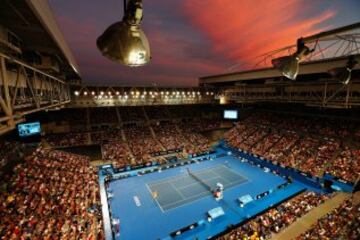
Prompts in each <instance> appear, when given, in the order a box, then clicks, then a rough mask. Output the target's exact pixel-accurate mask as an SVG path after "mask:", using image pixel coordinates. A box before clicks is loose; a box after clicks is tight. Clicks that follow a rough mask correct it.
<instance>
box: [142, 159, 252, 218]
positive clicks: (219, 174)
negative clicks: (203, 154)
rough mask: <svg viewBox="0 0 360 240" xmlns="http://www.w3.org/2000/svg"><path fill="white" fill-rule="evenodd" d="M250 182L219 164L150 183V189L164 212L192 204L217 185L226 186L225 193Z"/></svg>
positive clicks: (209, 192)
mask: <svg viewBox="0 0 360 240" xmlns="http://www.w3.org/2000/svg"><path fill="white" fill-rule="evenodd" d="M247 181H248V180H247V179H246V178H245V177H244V176H241V175H239V174H238V173H236V172H234V171H233V170H231V169H230V168H229V167H227V166H226V165H224V164H219V165H216V166H213V167H209V168H206V169H203V170H199V171H193V172H191V173H190V174H189V173H188V172H186V171H184V173H183V174H181V175H178V176H174V177H170V178H167V179H163V180H160V181H155V182H151V183H149V184H148V185H147V186H148V189H149V191H150V193H151V194H152V195H153V196H156V197H155V200H156V202H157V203H158V205H159V207H160V208H161V210H162V211H163V212H165V211H168V210H171V209H174V208H177V207H180V206H182V205H185V204H187V203H191V202H193V201H196V200H198V199H201V198H203V197H205V196H208V195H210V194H211V191H210V189H214V188H215V187H216V184H217V183H221V184H223V185H224V188H225V191H226V190H227V189H229V188H231V187H234V186H236V185H239V184H242V183H244V182H247Z"/></svg>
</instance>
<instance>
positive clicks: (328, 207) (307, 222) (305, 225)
mask: <svg viewBox="0 0 360 240" xmlns="http://www.w3.org/2000/svg"><path fill="white" fill-rule="evenodd" d="M350 196H351V195H350V194H348V193H338V194H336V196H335V197H333V198H331V199H329V200H327V201H325V202H324V203H323V204H321V205H320V206H318V207H317V208H314V209H312V210H311V211H310V212H308V213H307V214H306V215H304V216H303V217H302V218H300V219H298V220H297V221H296V222H294V223H293V224H291V225H290V226H289V227H287V228H286V229H285V230H284V231H281V232H280V233H278V234H273V236H272V238H271V239H272V240H290V239H294V238H295V237H296V236H299V235H300V234H302V233H304V232H305V231H306V230H307V229H309V228H310V227H311V226H312V225H313V224H315V223H316V222H317V220H318V219H320V218H322V217H323V216H325V215H326V214H327V213H329V212H331V211H332V210H334V209H335V208H337V207H338V206H340V204H341V203H342V202H343V201H344V200H345V199H346V198H348V197H350Z"/></svg>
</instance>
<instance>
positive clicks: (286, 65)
mask: <svg viewBox="0 0 360 240" xmlns="http://www.w3.org/2000/svg"><path fill="white" fill-rule="evenodd" d="M313 51H314V49H312V50H310V49H309V48H308V47H307V46H306V45H305V42H304V41H303V39H302V38H299V39H298V40H297V50H296V52H295V53H294V54H292V55H290V56H284V57H279V58H275V59H273V60H272V61H271V63H272V65H273V66H274V67H275V68H277V69H278V70H280V71H281V73H282V74H283V75H284V76H285V77H287V78H289V79H291V80H296V77H297V75H298V73H299V63H300V61H301V60H302V59H303V58H304V57H305V56H307V55H308V54H309V53H311V52H313Z"/></svg>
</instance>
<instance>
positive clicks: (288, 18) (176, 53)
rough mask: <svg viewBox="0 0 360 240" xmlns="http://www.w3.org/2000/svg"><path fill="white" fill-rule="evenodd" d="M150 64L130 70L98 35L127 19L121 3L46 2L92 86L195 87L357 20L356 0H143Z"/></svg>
mask: <svg viewBox="0 0 360 240" xmlns="http://www.w3.org/2000/svg"><path fill="white" fill-rule="evenodd" d="M143 2H144V19H143V24H142V27H143V29H144V31H145V33H146V35H147V36H148V39H149V41H150V45H151V50H152V61H151V63H150V64H149V65H147V66H145V67H140V68H128V67H124V66H121V65H118V64H116V63H112V62H111V61H109V60H107V59H106V58H104V57H103V56H102V55H101V53H100V52H99V51H98V50H97V48H96V39H97V37H98V36H99V35H100V34H102V32H103V31H104V30H105V29H106V28H107V27H108V26H109V25H110V24H112V23H114V22H117V21H119V20H121V18H122V14H123V13H122V9H123V6H122V3H123V1H122V0H75V1H73V0H49V3H50V5H51V7H52V9H53V11H54V13H55V17H56V19H57V21H58V23H59V26H60V28H61V30H62V31H63V33H64V36H65V38H66V40H67V41H68V43H69V45H70V48H71V49H72V51H73V53H74V55H75V57H76V59H77V62H78V64H79V66H80V71H81V75H82V78H83V81H84V83H85V84H87V85H115V86H120V85H124V86H130V85H131V86H133V85H136V86H153V85H158V86H195V85H197V78H198V77H200V76H205V75H211V74H220V73H223V72H224V71H225V70H226V69H228V68H229V67H230V66H232V65H234V64H237V63H240V62H245V63H249V62H251V61H252V58H253V57H255V56H257V55H259V54H262V53H265V52H267V51H270V50H275V49H277V48H280V47H284V46H286V45H290V44H294V43H295V41H296V39H297V38H299V37H300V36H307V35H310V34H313V33H316V32H319V31H323V30H326V29H331V28H334V27H339V26H343V25H348V24H351V23H354V22H358V21H360V14H359V12H360V1H359V0H331V1H330V0H286V1H285V0H144V1H143Z"/></svg>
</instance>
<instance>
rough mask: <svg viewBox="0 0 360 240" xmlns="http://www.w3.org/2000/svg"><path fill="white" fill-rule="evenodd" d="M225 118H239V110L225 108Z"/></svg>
mask: <svg viewBox="0 0 360 240" xmlns="http://www.w3.org/2000/svg"><path fill="white" fill-rule="evenodd" d="M224 119H230V120H237V119H238V111H237V110H224Z"/></svg>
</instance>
